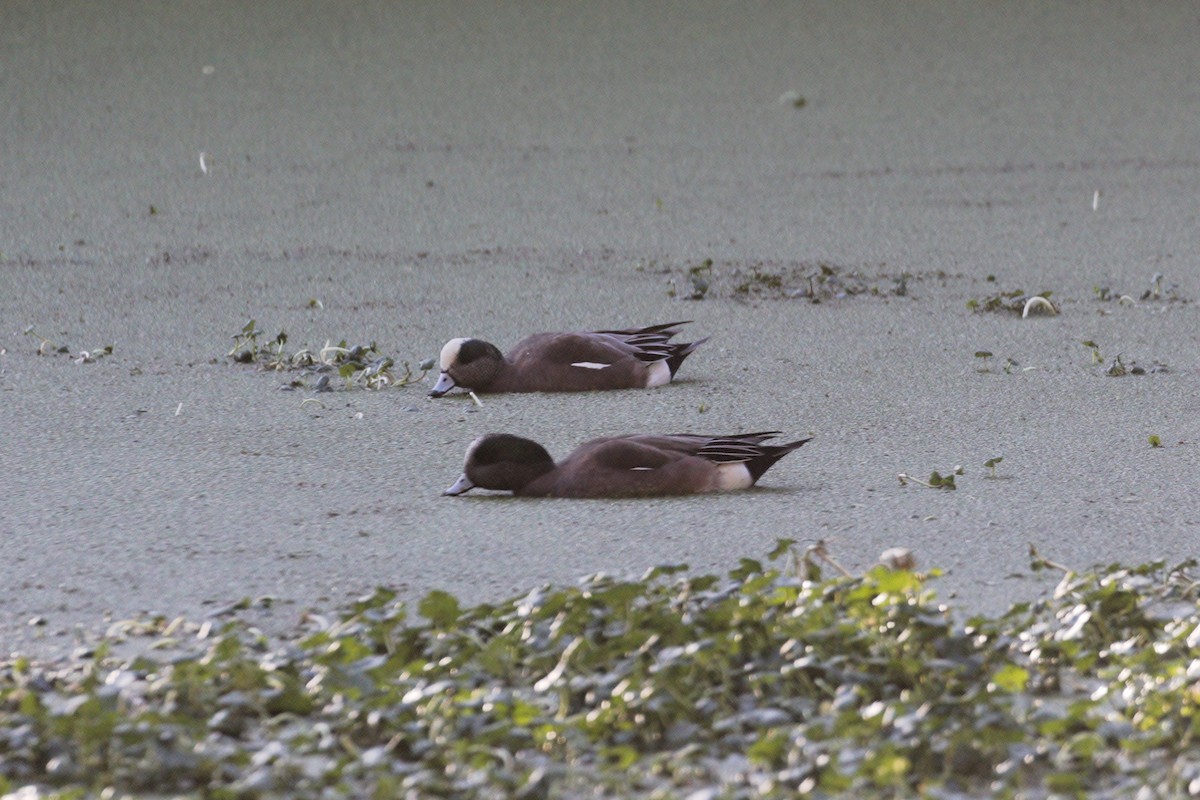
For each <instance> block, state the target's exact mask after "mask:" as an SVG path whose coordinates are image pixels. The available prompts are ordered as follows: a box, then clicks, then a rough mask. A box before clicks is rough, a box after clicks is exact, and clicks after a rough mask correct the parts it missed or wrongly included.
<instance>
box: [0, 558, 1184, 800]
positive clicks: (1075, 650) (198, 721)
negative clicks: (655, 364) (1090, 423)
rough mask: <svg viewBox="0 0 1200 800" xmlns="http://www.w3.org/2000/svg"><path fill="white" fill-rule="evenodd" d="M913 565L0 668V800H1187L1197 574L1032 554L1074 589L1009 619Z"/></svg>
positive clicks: (673, 578) (445, 602)
mask: <svg viewBox="0 0 1200 800" xmlns="http://www.w3.org/2000/svg"><path fill="white" fill-rule="evenodd" d="M908 555H909V556H910V555H911V554H908ZM893 558H894V559H895V560H896V561H897V563H898V564H902V565H903V566H900V567H899V568H889V567H886V566H877V567H874V568H871V569H869V570H867V571H866V572H865V573H863V574H861V575H852V574H850V573H849V572H848V571H846V570H845V569H844V568H842V567H841V566H840V565H838V564H837V562H836V561H834V560H833V559H832V558H831V557H830V555H829V553H828V551H827V549H826V547H825V545H824V543H823V542H818V543H815V544H813V545H810V546H808V547H806V548H804V549H803V550H802V551H801V550H800V548H799V547H798V546H797V545H796V543H795V542H794V541H792V540H780V541H779V542H778V543H777V545H776V547H775V548H774V549H773V550H772V552H771V553H770V554H769V555H768V557H767V559H765V560H759V559H754V558H742V559H740V560H739V561H738V562H737V563H736V565H735V566H733V567H732V568H731V569H729V571H728V573H727V574H726V575H724V576H720V575H714V574H699V573H694V572H692V571H691V570H689V569H688V568H687V567H685V566H682V565H667V566H661V567H655V568H653V569H651V570H649V571H647V573H646V574H645V575H644V576H642V577H641V578H640V579H618V578H614V577H611V576H605V575H594V576H591V577H588V578H585V579H583V580H582V581H580V582H579V584H578V585H577V586H573V587H552V586H542V587H537V588H534V589H531V590H529V591H527V592H525V593H523V594H521V595H519V596H517V597H514V598H512V599H510V600H506V601H503V602H500V603H497V604H494V605H493V604H484V605H478V606H464V605H462V604H461V603H460V602H459V601H458V600H457V599H456V598H454V597H453V596H452V595H450V594H448V593H446V592H439V591H434V592H431V593H430V594H428V595H427V596H426V597H425V598H424V599H423V600H421V601H420V602H419V603H418V604H417V606H416V609H415V611H416V615H419V616H416V615H415V616H413V617H412V618H410V615H409V607H408V605H407V604H406V603H405V602H403V601H402V600H401V599H400V597H399V596H398V595H397V593H396V592H395V591H394V590H391V589H386V588H382V589H379V590H377V591H375V592H374V593H373V594H370V595H367V596H365V597H362V598H360V599H359V600H357V601H356V602H354V603H352V604H351V605H349V606H348V607H347V608H345V609H343V610H342V611H340V612H337V613H329V614H326V613H320V612H318V611H315V610H314V611H312V612H310V613H309V614H308V615H307V621H306V622H305V626H304V629H303V630H301V631H298V632H297V634H296V635H295V636H293V637H288V638H286V639H275V638H270V637H267V636H265V635H264V634H263V633H261V632H260V631H258V630H257V629H256V628H254V627H253V626H252V625H250V624H248V623H245V622H242V621H241V620H240V617H239V616H238V615H239V614H241V613H243V610H242V609H240V608H239V607H237V606H238V605H240V604H235V606H234V607H231V608H230V609H229V610H228V611H227V612H225V613H224V615H223V617H222V619H223V620H224V621H222V622H214V621H213V620H207V621H204V622H202V623H195V622H192V621H188V620H185V619H182V618H176V619H168V618H148V619H145V620H140V621H129V622H125V623H114V624H113V625H112V626H111V627H110V628H109V629H108V630H106V632H105V633H104V634H103V636H101V637H100V638H99V639H97V640H93V641H91V642H90V643H89V645H88V647H87V648H86V649H84V650H82V651H80V654H79V655H76V656H72V657H70V658H67V659H63V660H56V661H49V662H45V661H35V660H31V659H28V658H22V657H19V656H18V657H11V658H9V659H7V660H6V661H4V663H3V664H0V730H3V731H4V732H5V733H4V747H3V749H2V750H0V781H2V783H0V788H2V789H4V791H6V792H7V791H12V790H15V789H17V788H18V787H22V786H31V787H40V788H37V789H36V791H37V793H38V796H42V795H43V794H51V795H54V794H57V795H58V796H62V797H83V796H92V795H96V796H99V795H101V794H105V795H107V794H113V795H114V796H120V795H124V794H147V795H155V796H158V795H175V794H184V795H189V796H191V795H196V796H206V797H217V798H226V797H228V798H233V797H273V796H322V797H347V798H349V797H372V796H374V797H394V796H414V797H451V796H453V797H463V798H480V799H481V800H482V798H492V797H573V796H583V795H585V794H586V795H587V796H592V797H606V798H607V797H612V798H616V797H631V798H639V797H640V798H650V797H677V796H693V795H695V793H696V792H704V793H705V796H712V797H731V798H750V797H763V798H791V797H795V796H797V795H799V794H820V795H822V796H832V795H840V796H855V797H863V796H872V797H874V796H905V797H908V796H943V795H944V796H952V795H953V796H1013V797H1016V796H1045V795H1050V794H1054V793H1062V792H1066V793H1069V794H1073V795H1089V796H1091V795H1095V796H1110V797H1117V796H1134V795H1135V794H1137V793H1138V792H1139V791H1144V792H1148V793H1150V794H1151V795H1152V796H1164V797H1176V796H1186V795H1187V793H1188V787H1189V785H1190V784H1191V782H1192V781H1193V780H1194V779H1195V773H1194V765H1195V741H1194V734H1193V732H1192V731H1193V730H1194V726H1195V715H1196V697H1195V677H1194V674H1193V673H1194V661H1195V650H1196V648H1197V647H1198V646H1200V634H1198V633H1197V630H1200V605H1198V603H1197V600H1198V598H1200V586H1198V584H1197V582H1196V580H1195V578H1194V577H1193V576H1192V572H1193V570H1194V568H1195V566H1196V565H1195V562H1185V563H1183V564H1180V565H1177V566H1175V567H1170V568H1168V567H1166V566H1165V565H1164V564H1163V563H1161V562H1160V563H1154V564H1148V565H1143V566H1136V567H1127V566H1122V565H1109V566H1106V567H1103V568H1097V569H1094V570H1083V571H1075V570H1072V569H1069V568H1067V567H1065V566H1063V565H1061V564H1058V563H1056V562H1053V561H1050V560H1049V559H1046V558H1043V557H1042V556H1041V555H1040V554H1038V553H1037V551H1036V549H1034V548H1032V547H1031V548H1030V562H1029V563H1030V568H1031V569H1032V570H1033V571H1035V572H1059V573H1061V575H1060V580H1059V582H1058V586H1057V587H1055V588H1054V590H1053V591H1048V592H1047V593H1046V594H1045V596H1044V597H1039V598H1036V599H1034V600H1033V601H1031V602H1022V603H1018V604H1016V605H1014V606H1013V607H1012V608H1011V609H1009V611H1007V612H1006V613H1003V614H1000V615H995V616H987V615H978V614H976V615H970V614H967V613H960V611H959V610H956V609H954V608H951V607H948V606H947V605H946V604H945V603H943V602H941V601H939V600H938V599H937V597H936V595H935V594H934V591H933V588H932V582H933V581H935V580H936V577H937V574H938V573H937V571H936V570H934V571H931V572H929V573H922V572H919V571H917V570H916V569H915V568H913V567H914V565H913V564H911V561H910V558H907V557H905V558H901V555H900V554H894V556H893ZM826 566H829V567H834V568H835V569H836V570H837V572H838V574H837V576H835V577H833V578H832V579H823V578H822V577H821V575H820V572H821V568H822V567H826ZM127 639H134V640H137V641H136V645H137V646H135V647H129V646H125V647H116V645H118V644H121V643H122V640H127ZM130 652H136V653H142V655H120V654H119V653H126V654H128V653H130ZM730 764H735V765H736V769H730V768H729V767H730ZM109 787H111V790H110V789H109Z"/></svg>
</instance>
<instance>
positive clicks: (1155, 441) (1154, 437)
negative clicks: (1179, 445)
mask: <svg viewBox="0 0 1200 800" xmlns="http://www.w3.org/2000/svg"><path fill="white" fill-rule="evenodd" d="M1149 441H1150V446H1151V447H1162V439H1160V438H1159V436H1158V434H1156V433H1152V434H1150V436H1149Z"/></svg>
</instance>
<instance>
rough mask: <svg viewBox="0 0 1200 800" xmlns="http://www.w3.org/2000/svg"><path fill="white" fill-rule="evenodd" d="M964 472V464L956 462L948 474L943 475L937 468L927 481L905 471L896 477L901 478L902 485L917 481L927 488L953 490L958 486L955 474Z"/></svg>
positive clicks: (916, 482)
mask: <svg viewBox="0 0 1200 800" xmlns="http://www.w3.org/2000/svg"><path fill="white" fill-rule="evenodd" d="M962 474H964V472H963V468H962V465H961V464H956V465H955V466H954V469H953V470H951V471H950V472H949V473H948V474H946V475H943V474H941V473H940V472H937V471H936V470H935V471H934V472H931V473H930V474H929V480H926V481H923V480H921V479H920V478H914V477H913V476H911V475H909V474H907V473H905V472H901V473H900V474H899V475H897V476H896V477H897V478H899V479H900V485H901V486H907V485H908V484H909V483H915V484H917V485H918V486H924V487H926V488H927V489H951V490H953V489H957V488H958V487H957V486H956V485H955V483H954V478H955V476H957V475H962Z"/></svg>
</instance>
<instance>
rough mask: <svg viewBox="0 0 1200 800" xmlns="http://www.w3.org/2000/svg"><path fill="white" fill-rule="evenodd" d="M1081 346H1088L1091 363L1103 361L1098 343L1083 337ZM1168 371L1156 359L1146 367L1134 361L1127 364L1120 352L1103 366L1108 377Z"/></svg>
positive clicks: (1165, 366) (1101, 362)
mask: <svg viewBox="0 0 1200 800" xmlns="http://www.w3.org/2000/svg"><path fill="white" fill-rule="evenodd" d="M1083 346H1084V347H1086V348H1088V350H1089V352H1090V353H1091V358H1092V364H1093V365H1095V364H1103V363H1104V360H1105V359H1104V356H1103V355H1101V353H1100V346H1099V345H1097V344H1096V343H1095V342H1093V341H1092V340H1090V339H1085V340H1084V341H1083ZM1169 371H1170V369H1169V368H1168V367H1167V365H1166V364H1162V363H1160V362H1158V361H1155V362H1154V363H1153V364H1151V365H1150V367H1148V368H1147V367H1143V366H1140V365H1139V364H1138V363H1137V362H1136V361H1130V362H1129V363H1128V364H1127V363H1125V360H1124V359H1123V358H1122V357H1121V354H1120V353H1117V354H1116V355H1115V356H1113V357H1112V359H1111V360H1110V361H1109V362H1108V366H1107V367H1105V368H1104V374H1105V375H1107V376H1108V377H1110V378H1123V377H1125V376H1126V375H1146V374H1154V373H1160V372H1169Z"/></svg>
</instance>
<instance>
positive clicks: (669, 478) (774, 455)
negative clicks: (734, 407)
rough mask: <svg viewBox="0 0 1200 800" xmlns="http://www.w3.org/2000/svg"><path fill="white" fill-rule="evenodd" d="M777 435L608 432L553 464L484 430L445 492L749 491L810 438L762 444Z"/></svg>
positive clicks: (535, 447)
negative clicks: (767, 472) (459, 475)
mask: <svg viewBox="0 0 1200 800" xmlns="http://www.w3.org/2000/svg"><path fill="white" fill-rule="evenodd" d="M778 435H779V431H760V432H758V433H735V434H731V435H728V436H709V435H703V434H695V433H675V434H668V435H655V434H637V435H632V436H610V437H604V438H600V439H593V440H591V441H590V442H586V443H584V444H582V445H580V446H579V447H578V448H577V449H576V450H575V451H574V452H573V453H571V454H570V455H569V456H567V457H566V458H565V459H563V460H562V461H560V462H559V463H557V464H556V463H554V459H553V458H551V457H550V454H549V453H548V452H547V451H546V448H544V447H542V446H541V445H540V444H538V443H537V442H535V441H533V440H531V439H526V438H524V437H521V436H515V435H513V434H510V433H489V434H486V435H484V436H481V437H479V438H478V439H476V440H475V441H473V442H472V443H471V444H470V446H469V447H468V448H467V455H466V459H465V463H464V465H463V473H462V476H461V477H459V479H458V480H457V481H455V482H454V484H453V485H452V486H451V487H450V488H448V489H446V491H444V492H442V494H443V495H448V496H456V495H461V494H464V493H466V492H468V491H470V490H471V489H474V488H480V489H495V490H500V491H510V492H512V493H513V494H514V495H517V496H520V497H653V496H663V495H686V494H702V493H706V492H724V491H735V490H739V489H749V488H750V487H751V486H753V485H754V484H755V483H757V482H758V479H759V478H761V477H762V476H763V473H765V472H766V471H767V470H768V469H770V468H771V467H772V466H774V464H775V462H777V461H779V459H781V458H783V457H784V456H786V455H787V454H788V453H790V452H792V451H793V450H796V449H798V448H800V447H802V446H803V445H804V444H806V443H807V442H810V441H812V437H811V436H810V437H808V438H807V439H797V440H796V441H794V442H788V443H787V444H768V443H766V442H767V440H769V439H773V438H775V437H776V436H778Z"/></svg>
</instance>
